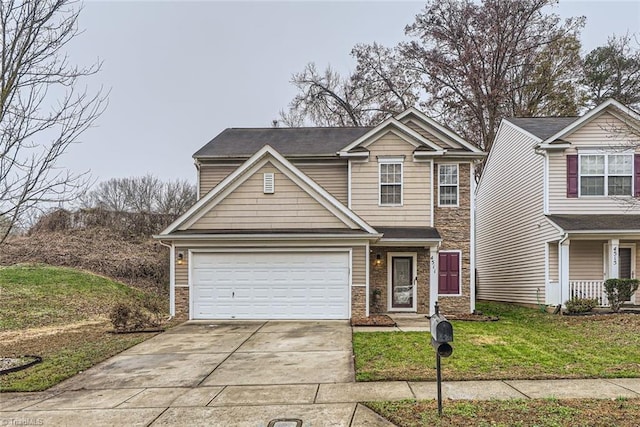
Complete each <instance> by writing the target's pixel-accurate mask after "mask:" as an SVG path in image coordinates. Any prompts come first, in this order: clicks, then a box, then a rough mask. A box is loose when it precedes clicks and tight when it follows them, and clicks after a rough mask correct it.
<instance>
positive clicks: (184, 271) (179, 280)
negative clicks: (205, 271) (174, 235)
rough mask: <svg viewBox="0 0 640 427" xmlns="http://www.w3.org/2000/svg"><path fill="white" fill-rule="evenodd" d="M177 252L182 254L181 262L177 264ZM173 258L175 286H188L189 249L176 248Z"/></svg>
mask: <svg viewBox="0 0 640 427" xmlns="http://www.w3.org/2000/svg"><path fill="white" fill-rule="evenodd" d="M178 252H182V253H183V254H184V259H183V261H182V264H178ZM175 260H176V264H175V274H176V281H175V283H176V286H189V250H188V249H187V248H183V247H180V248H176V253H175Z"/></svg>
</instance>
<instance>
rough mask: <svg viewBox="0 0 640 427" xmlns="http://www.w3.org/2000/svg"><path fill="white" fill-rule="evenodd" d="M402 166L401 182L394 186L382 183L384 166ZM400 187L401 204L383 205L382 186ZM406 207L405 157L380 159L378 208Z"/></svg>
mask: <svg viewBox="0 0 640 427" xmlns="http://www.w3.org/2000/svg"><path fill="white" fill-rule="evenodd" d="M392 164H393V165H400V182H399V183H394V184H389V183H387V184H383V183H382V165H392ZM383 185H400V203H382V186H383ZM403 205H404V157H384V158H378V206H380V207H393V206H403Z"/></svg>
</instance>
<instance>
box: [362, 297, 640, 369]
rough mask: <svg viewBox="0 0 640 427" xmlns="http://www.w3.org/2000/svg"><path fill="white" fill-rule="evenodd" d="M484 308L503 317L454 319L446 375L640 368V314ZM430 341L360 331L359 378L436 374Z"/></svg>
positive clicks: (422, 336) (425, 336)
mask: <svg viewBox="0 0 640 427" xmlns="http://www.w3.org/2000/svg"><path fill="white" fill-rule="evenodd" d="M478 309H479V310H481V311H483V312H484V313H485V314H489V315H496V316H499V317H500V320H499V321H497V322H468V321H452V324H453V328H454V342H453V348H454V351H453V355H452V356H451V357H449V358H446V359H443V363H442V367H443V379H444V380H445V381H454V380H479V379H480V380H483V379H492V380H493V379H544V378H596V377H600V378H616V377H639V376H640V315H633V314H617V315H598V316H580V317H570V316H558V315H553V314H547V313H542V312H540V311H538V310H534V309H529V308H524V307H519V306H512V305H508V304H496V303H483V304H478ZM430 342H431V334H430V333H429V332H359V333H354V334H353V348H354V353H355V358H356V359H355V365H356V379H357V380H358V381H382V380H410V381H421V380H427V381H430V380H435V354H434V350H433V348H432V347H431V344H430Z"/></svg>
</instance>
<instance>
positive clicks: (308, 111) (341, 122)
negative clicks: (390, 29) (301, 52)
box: [280, 63, 368, 126]
mask: <svg viewBox="0 0 640 427" xmlns="http://www.w3.org/2000/svg"><path fill="white" fill-rule="evenodd" d="M291 83H293V84H294V85H295V86H296V87H297V88H298V90H299V91H300V93H299V94H298V95H296V96H295V97H294V98H293V100H291V102H290V103H289V111H288V112H284V111H281V112H280V118H281V120H282V122H283V123H284V124H285V125H286V126H296V125H302V124H304V119H305V118H308V119H310V120H311V121H312V122H313V123H314V124H315V125H317V126H336V125H337V126H366V125H367V124H368V119H367V116H366V114H365V112H364V111H363V105H365V103H366V94H365V93H364V91H363V90H362V88H361V87H358V86H355V85H354V84H353V83H352V82H351V80H350V79H349V78H343V77H342V76H340V74H339V73H338V72H336V71H334V70H333V69H331V67H330V66H329V67H327V68H326V69H325V70H324V72H322V73H321V72H318V70H317V69H316V66H315V64H314V63H310V64H307V66H306V67H305V69H304V70H303V71H302V72H301V73H297V74H294V75H293V77H292V79H291Z"/></svg>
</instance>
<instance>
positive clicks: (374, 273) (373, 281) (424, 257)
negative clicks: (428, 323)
mask: <svg viewBox="0 0 640 427" xmlns="http://www.w3.org/2000/svg"><path fill="white" fill-rule="evenodd" d="M388 252H415V253H417V262H418V266H417V272H418V281H417V286H418V289H417V294H418V301H417V305H416V308H417V310H418V313H424V314H428V313H429V250H428V249H425V248H410V247H408V248H397V247H379V246H375V247H372V248H371V254H370V256H369V260H370V261H369V269H370V270H369V291H370V293H371V294H370V295H369V310H370V312H371V313H372V314H375V313H386V312H387V311H388V310H387V308H388V300H387V292H388V270H387V253H388ZM377 254H380V259H381V260H382V263H381V264H380V265H376V255H377ZM376 295H379V296H376Z"/></svg>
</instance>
